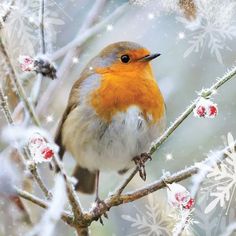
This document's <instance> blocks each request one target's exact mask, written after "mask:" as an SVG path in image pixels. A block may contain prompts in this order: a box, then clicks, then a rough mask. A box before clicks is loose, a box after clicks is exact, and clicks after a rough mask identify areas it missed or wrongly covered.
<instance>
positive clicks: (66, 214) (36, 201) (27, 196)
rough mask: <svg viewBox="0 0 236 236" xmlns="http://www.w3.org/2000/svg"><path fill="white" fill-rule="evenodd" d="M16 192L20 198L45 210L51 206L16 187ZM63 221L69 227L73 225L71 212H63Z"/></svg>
mask: <svg viewBox="0 0 236 236" xmlns="http://www.w3.org/2000/svg"><path fill="white" fill-rule="evenodd" d="M15 191H16V193H17V195H18V196H20V197H21V198H24V199H26V200H28V201H30V202H32V203H34V204H35V205H38V206H40V207H42V208H44V209H48V208H49V204H48V203H47V202H45V201H43V200H42V199H40V198H38V197H36V196H34V195H32V194H30V193H28V192H26V191H24V190H21V189H19V188H17V187H15ZM61 219H62V220H63V221H64V222H66V223H67V224H68V225H73V220H74V218H73V216H72V215H71V214H70V213H69V212H63V213H62V215H61Z"/></svg>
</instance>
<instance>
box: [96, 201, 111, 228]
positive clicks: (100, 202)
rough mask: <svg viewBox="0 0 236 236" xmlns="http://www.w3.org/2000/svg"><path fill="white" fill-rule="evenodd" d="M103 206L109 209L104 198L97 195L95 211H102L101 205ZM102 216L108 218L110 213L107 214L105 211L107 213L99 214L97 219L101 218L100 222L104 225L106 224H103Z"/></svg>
mask: <svg viewBox="0 0 236 236" xmlns="http://www.w3.org/2000/svg"><path fill="white" fill-rule="evenodd" d="M101 206H102V207H103V208H105V209H106V210H109V208H108V206H107V204H106V203H105V202H104V201H103V200H101V199H100V198H99V197H96V199H95V207H94V211H95V212H96V213H98V214H99V213H100V207H101ZM102 216H104V217H105V218H107V219H108V215H107V213H106V212H105V213H103V215H101V216H99V217H98V219H97V220H99V222H100V223H101V224H102V225H104V224H103V220H102Z"/></svg>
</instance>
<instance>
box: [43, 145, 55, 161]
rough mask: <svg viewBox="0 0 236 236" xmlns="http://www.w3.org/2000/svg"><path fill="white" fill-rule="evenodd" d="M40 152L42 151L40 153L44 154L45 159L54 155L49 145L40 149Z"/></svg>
mask: <svg viewBox="0 0 236 236" xmlns="http://www.w3.org/2000/svg"><path fill="white" fill-rule="evenodd" d="M41 153H42V155H43V156H44V158H45V159H49V158H51V157H53V156H54V153H53V151H52V149H50V148H49V147H46V148H44V149H43V150H42V151H41Z"/></svg>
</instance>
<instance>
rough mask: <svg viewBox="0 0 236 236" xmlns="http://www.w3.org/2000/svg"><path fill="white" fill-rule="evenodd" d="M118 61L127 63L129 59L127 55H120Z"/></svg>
mask: <svg viewBox="0 0 236 236" xmlns="http://www.w3.org/2000/svg"><path fill="white" fill-rule="evenodd" d="M120 60H121V61H122V62H123V63H128V62H129V61H130V57H129V55H122V56H121V57H120Z"/></svg>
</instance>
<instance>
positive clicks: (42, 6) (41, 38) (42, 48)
mask: <svg viewBox="0 0 236 236" xmlns="http://www.w3.org/2000/svg"><path fill="white" fill-rule="evenodd" d="M44 18H45V0H41V1H40V7H39V41H40V42H39V44H40V50H39V53H40V54H41V55H45V54H46V41H45V27H44V26H45V23H44V20H45V19H44ZM42 81H43V75H42V74H41V73H38V75H37V79H36V81H35V83H34V85H33V87H32V90H31V94H30V97H31V99H32V102H33V103H34V105H37V103H38V98H39V94H40V88H41V84H42Z"/></svg>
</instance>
